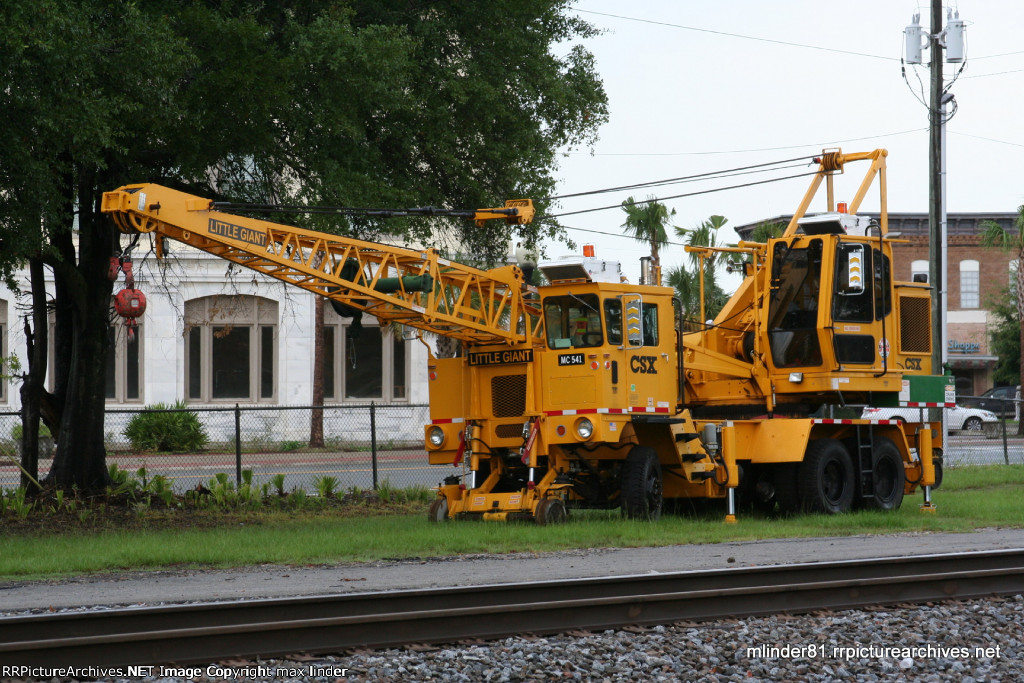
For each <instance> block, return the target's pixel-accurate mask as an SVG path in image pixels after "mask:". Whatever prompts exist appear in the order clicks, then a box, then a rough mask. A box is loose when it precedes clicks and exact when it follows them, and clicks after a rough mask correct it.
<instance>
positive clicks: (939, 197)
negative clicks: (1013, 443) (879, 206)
mask: <svg viewBox="0 0 1024 683" xmlns="http://www.w3.org/2000/svg"><path fill="white" fill-rule="evenodd" d="M947 19H948V22H947V24H946V26H945V27H943V25H942V0H931V30H930V32H929V33H928V34H927V39H928V40H927V42H926V43H923V44H922V42H921V38H922V31H921V25H920V23H918V22H919V20H920V15H918V14H915V15H914V18H913V23H911V24H910V25H909V26H907V28H906V29H905V30H904V36H905V38H906V55H907V56H906V63H907V64H910V65H918V64H921V51H922V50H923V49H926V48H927V49H930V50H931V55H930V56H931V63H930V68H931V79H930V81H929V85H930V87H929V91H930V92H929V98H928V104H927V107H928V261H929V264H930V265H929V272H928V282H929V283H930V284H931V286H932V372H933V373H934V374H940V373H943V372H944V371H945V367H944V366H945V363H946V342H945V339H946V309H947V302H946V297H947V296H948V292H947V284H946V283H947V272H948V264H947V262H946V261H947V259H946V247H947V239H946V150H945V146H946V120H947V116H946V105H948V104H949V103H951V102H953V100H954V98H953V95H952V93H949V92H946V90H947V89H948V86H946V85H944V83H943V80H942V62H943V57H945V61H947V62H950V63H951V64H959V63H961V62H963V61H964V21H963V20H962V19H960V13H959V12H956V13H955V15H954V13H953V10H952V9H951V10H949V15H948V17H947ZM904 78H906V74H905V72H904ZM953 111H954V112H955V111H956V108H955V106H954V109H953Z"/></svg>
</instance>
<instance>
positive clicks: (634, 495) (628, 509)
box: [621, 446, 664, 520]
mask: <svg viewBox="0 0 1024 683" xmlns="http://www.w3.org/2000/svg"><path fill="white" fill-rule="evenodd" d="M621 485H622V493H621V505H622V516H623V517H625V518H626V519H649V520H657V519H660V518H661V508H662V505H663V504H664V498H663V496H662V491H663V489H662V481H661V462H659V460H658V454H657V453H656V452H655V451H654V449H653V448H650V447H648V446H634V447H633V448H632V450H630V451H629V455H627V456H626V460H625V461H624V462H623V463H622V476H621Z"/></svg>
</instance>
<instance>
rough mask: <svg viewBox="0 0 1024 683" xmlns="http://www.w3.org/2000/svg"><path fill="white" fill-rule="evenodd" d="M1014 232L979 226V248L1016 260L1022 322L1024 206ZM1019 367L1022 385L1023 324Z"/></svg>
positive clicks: (1022, 427)
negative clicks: (1010, 255)
mask: <svg viewBox="0 0 1024 683" xmlns="http://www.w3.org/2000/svg"><path fill="white" fill-rule="evenodd" d="M1013 227H1014V228H1015V229H1016V232H1014V231H1012V230H1007V229H1006V228H1004V227H1003V226H1001V225H999V224H998V223H996V222H995V221H985V222H983V223H982V224H981V230H982V232H981V246H983V247H992V248H996V249H999V250H1000V251H1003V252H1009V253H1011V254H1013V255H1014V257H1015V258H1016V259H1017V277H1016V290H1017V291H1016V292H1015V294H1016V298H1017V315H1018V318H1017V319H1018V320H1024V315H1022V314H1024V205H1021V206H1019V207H1017V218H1016V219H1015V220H1014V221H1013ZM1020 341H1021V361H1022V362H1021V366H1020V369H1021V370H1020V375H1021V376H1020V382H1021V385H1024V324H1021V326H1020ZM1017 434H1021V435H1024V419H1022V420H1020V421H1019V422H1018V423H1017Z"/></svg>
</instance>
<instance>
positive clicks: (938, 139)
mask: <svg viewBox="0 0 1024 683" xmlns="http://www.w3.org/2000/svg"><path fill="white" fill-rule="evenodd" d="M941 33H942V0H932V7H931V32H930V35H929V36H928V42H929V45H930V47H931V88H930V92H931V97H930V98H929V102H928V261H929V263H930V264H931V266H930V268H929V275H928V281H929V282H930V283H931V285H932V373H934V374H942V373H943V372H944V369H943V367H942V362H943V358H942V356H943V351H944V347H945V338H946V329H945V327H944V326H943V322H944V318H945V317H946V316H945V311H946V305H945V298H946V292H945V288H944V283H945V280H946V264H945V261H944V259H943V256H944V251H945V249H943V247H944V246H945V243H944V237H945V235H944V233H945V230H944V228H945V224H944V223H945V211H944V210H943V206H944V203H945V197H944V196H943V193H942V189H943V182H942V180H943V179H942V172H943V170H944V169H943V168H942V153H943V150H942V130H943V124H944V121H942V120H941V119H942V110H943V109H944V108H945V107H943V106H942V105H941V104H940V102H941V101H942V44H941V42H940V40H941V38H940V34H941Z"/></svg>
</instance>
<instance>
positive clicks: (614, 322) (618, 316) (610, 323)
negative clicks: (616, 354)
mask: <svg viewBox="0 0 1024 683" xmlns="http://www.w3.org/2000/svg"><path fill="white" fill-rule="evenodd" d="M604 324H605V329H606V330H607V337H608V343H609V344H612V345H614V346H619V345H620V344H622V300H621V299H605V302H604Z"/></svg>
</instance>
